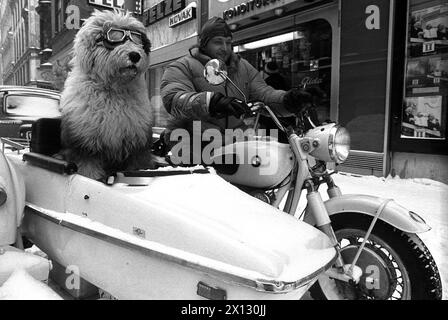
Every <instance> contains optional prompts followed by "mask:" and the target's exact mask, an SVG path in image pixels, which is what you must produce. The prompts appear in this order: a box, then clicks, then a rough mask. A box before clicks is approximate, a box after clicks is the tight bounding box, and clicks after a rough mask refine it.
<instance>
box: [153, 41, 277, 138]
mask: <svg viewBox="0 0 448 320" xmlns="http://www.w3.org/2000/svg"><path fill="white" fill-rule="evenodd" d="M209 60H210V57H208V56H206V55H205V54H203V53H202V52H200V51H199V49H198V48H197V47H194V48H192V49H190V54H189V55H187V56H185V57H183V58H180V59H179V60H177V61H175V62H173V63H171V64H170V65H169V66H168V67H167V68H166V70H165V73H164V75H163V78H162V82H161V86H160V89H161V96H162V101H163V105H164V107H165V109H166V110H167V111H168V113H170V114H171V115H172V116H173V117H174V118H175V119H176V120H177V121H174V122H173V123H174V125H173V126H174V127H176V126H177V127H180V126H185V124H187V123H191V122H192V120H200V121H201V129H202V131H204V130H206V129H209V128H216V129H218V130H220V131H223V130H224V129H235V128H241V127H244V123H243V122H242V121H241V120H240V119H237V118H235V117H233V116H229V117H226V118H223V119H216V118H213V117H211V116H210V115H209V112H208V108H209V103H210V99H211V97H212V94H213V92H220V93H222V94H224V95H225V96H228V97H235V98H238V99H240V100H244V97H243V96H242V95H241V94H240V93H239V92H238V90H237V89H235V88H234V86H233V85H232V84H230V83H228V81H226V82H224V83H223V84H221V85H212V84H209V83H208V82H207V81H206V79H205V78H204V66H205V64H206V63H207V62H208V61H209ZM227 72H228V77H229V78H230V79H231V80H232V81H233V82H234V83H235V84H236V85H237V86H238V87H239V88H240V90H242V91H243V92H244V94H245V95H246V97H247V99H248V101H261V102H264V103H265V104H267V105H269V106H271V107H272V108H274V109H276V110H278V111H280V112H282V111H284V110H282V105H283V97H284V95H285V91H283V90H275V89H273V88H272V87H270V86H268V85H267V84H266V83H265V82H264V80H263V78H262V76H261V75H260V73H259V72H258V71H257V70H256V69H255V68H254V67H253V66H252V65H251V64H250V63H249V62H248V61H247V60H245V59H243V58H241V57H240V56H239V55H236V54H234V53H232V56H231V58H230V63H229V64H228V66H227ZM171 129H173V127H172V128H171Z"/></svg>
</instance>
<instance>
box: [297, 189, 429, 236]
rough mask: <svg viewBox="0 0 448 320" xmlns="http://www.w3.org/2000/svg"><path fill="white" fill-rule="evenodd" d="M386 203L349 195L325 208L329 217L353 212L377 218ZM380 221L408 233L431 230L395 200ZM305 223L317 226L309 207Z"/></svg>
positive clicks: (384, 210) (369, 197) (368, 196)
mask: <svg viewBox="0 0 448 320" xmlns="http://www.w3.org/2000/svg"><path fill="white" fill-rule="evenodd" d="M385 201H386V199H384V198H379V197H375V196H370V195H364V194H363V195H360V194H347V195H342V196H337V197H334V198H331V199H329V200H327V201H325V207H326V208H327V211H328V215H329V216H333V215H336V214H341V213H345V212H347V213H348V212H351V213H360V214H364V215H368V216H371V217H375V215H376V214H377V210H378V209H379V208H380V206H381V204H383V203H384V202H385ZM379 219H380V220H382V221H384V222H386V223H387V224H389V225H391V226H393V227H395V228H397V229H399V230H401V231H404V232H407V233H422V232H426V231H429V230H431V227H430V226H428V225H427V224H426V222H425V221H424V220H423V218H421V217H420V216H419V215H417V214H416V213H415V212H412V211H410V210H408V209H406V208H404V207H403V206H401V205H399V204H398V203H397V202H395V201H394V200H392V201H390V202H388V203H387V204H386V206H385V207H384V209H383V211H382V213H381V215H380V216H379ZM304 221H305V222H307V223H309V224H311V225H314V224H315V223H314V217H313V215H312V214H311V212H310V210H309V207H307V210H306V215H305V218H304Z"/></svg>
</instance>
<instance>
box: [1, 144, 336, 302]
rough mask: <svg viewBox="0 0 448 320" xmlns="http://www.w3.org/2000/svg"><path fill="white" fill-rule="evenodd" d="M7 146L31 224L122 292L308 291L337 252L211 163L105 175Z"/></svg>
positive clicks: (274, 295)
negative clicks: (70, 170)
mask: <svg viewBox="0 0 448 320" xmlns="http://www.w3.org/2000/svg"><path fill="white" fill-rule="evenodd" d="M6 156H7V158H8V159H9V161H10V163H12V165H13V166H14V168H15V170H16V171H17V173H18V174H20V175H21V176H22V177H23V179H24V181H25V189H26V207H25V217H24V221H23V224H22V230H23V234H24V235H25V236H26V237H27V238H29V239H30V240H31V241H32V242H33V243H35V244H36V245H37V246H38V247H39V248H40V249H41V250H43V251H44V252H45V253H46V254H48V256H49V259H51V260H53V261H55V262H57V263H58V264H60V265H62V266H64V267H66V268H67V270H72V271H73V270H77V271H78V272H79V275H80V276H81V277H82V278H83V279H85V280H87V281H89V282H90V283H92V284H94V285H95V286H97V287H98V288H101V289H102V290H104V291H106V292H108V293H109V294H110V295H112V296H113V297H116V298H118V299H205V298H207V299H300V298H301V297H302V296H303V294H304V293H305V292H306V291H307V289H308V288H309V287H310V286H311V285H312V284H313V283H314V281H315V280H316V279H317V277H318V275H319V274H321V273H322V272H324V271H325V270H326V269H328V268H329V267H330V266H331V265H332V264H333V262H334V260H335V259H336V254H337V253H336V250H335V248H333V247H332V246H331V244H330V240H329V238H328V237H327V236H326V235H324V234H323V233H322V232H320V231H319V230H317V229H315V228H313V227H312V226H310V225H307V224H305V223H303V222H300V221H298V220H297V219H295V218H294V217H291V216H289V215H287V214H285V213H283V212H281V211H279V210H277V209H275V208H273V207H271V206H269V205H267V204H265V203H263V202H261V201H259V200H257V199H255V198H252V197H251V196H249V195H247V194H245V193H243V192H241V191H240V190H239V189H237V188H236V187H234V186H232V185H231V184H230V183H228V182H226V181H225V180H223V179H222V178H220V177H219V176H218V175H216V174H215V173H214V172H213V171H212V172H210V173H206V170H203V169H200V170H196V171H194V170H192V169H178V168H169V167H168V168H163V169H159V170H151V171H141V174H138V173H137V174H135V173H134V174H133V176H129V175H126V174H119V175H118V176H117V177H116V179H115V181H114V182H113V183H111V184H104V183H102V182H98V181H95V180H92V179H89V178H86V177H84V176H81V175H79V174H76V173H74V174H66V173H58V172H55V171H57V170H49V169H47V168H43V167H51V165H50V166H48V164H49V163H50V164H51V162H52V161H54V159H52V158H50V157H46V156H40V155H37V156H36V155H35V154H33V153H29V152H26V150H25V152H20V153H18V152H6ZM34 156H36V157H34ZM34 158H36V159H37V162H36V161H34V160H36V159H34ZM33 159H34V160H33ZM56 162H57V161H56ZM185 170H187V171H185ZM161 172H162V173H163V174H160V173H161ZM67 272H69V271H67Z"/></svg>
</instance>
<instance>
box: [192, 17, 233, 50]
mask: <svg viewBox="0 0 448 320" xmlns="http://www.w3.org/2000/svg"><path fill="white" fill-rule="evenodd" d="M218 36H221V37H232V31H231V30H230V28H229V26H228V25H227V23H226V22H225V21H224V19H223V18H219V17H213V18H210V19H209V20H208V21H207V22H206V23H205V24H204V26H203V27H202V30H201V34H200V35H199V47H200V48H205V46H206V45H207V42H208V41H209V40H210V39H211V38H213V37H218Z"/></svg>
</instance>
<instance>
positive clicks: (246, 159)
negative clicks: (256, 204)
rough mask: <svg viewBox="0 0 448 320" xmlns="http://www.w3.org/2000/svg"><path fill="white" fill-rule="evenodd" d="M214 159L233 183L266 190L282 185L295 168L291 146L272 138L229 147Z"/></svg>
mask: <svg viewBox="0 0 448 320" xmlns="http://www.w3.org/2000/svg"><path fill="white" fill-rule="evenodd" d="M212 159H213V160H214V161H215V164H214V165H213V167H214V168H215V169H216V171H217V173H218V174H219V175H220V176H221V177H222V178H224V179H225V180H227V181H229V182H230V183H232V184H236V185H242V186H247V187H253V188H263V189H267V188H272V187H275V186H277V185H279V184H280V183H281V182H282V181H283V180H284V179H286V177H287V176H288V174H289V173H290V172H291V170H292V168H293V165H294V156H293V153H292V150H291V149H290V147H289V145H288V144H282V143H279V142H278V141H275V140H269V139H257V140H251V141H242V142H236V143H233V144H229V145H226V146H224V147H222V148H220V149H218V150H217V151H216V152H215V154H214V156H213V158H212Z"/></svg>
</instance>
